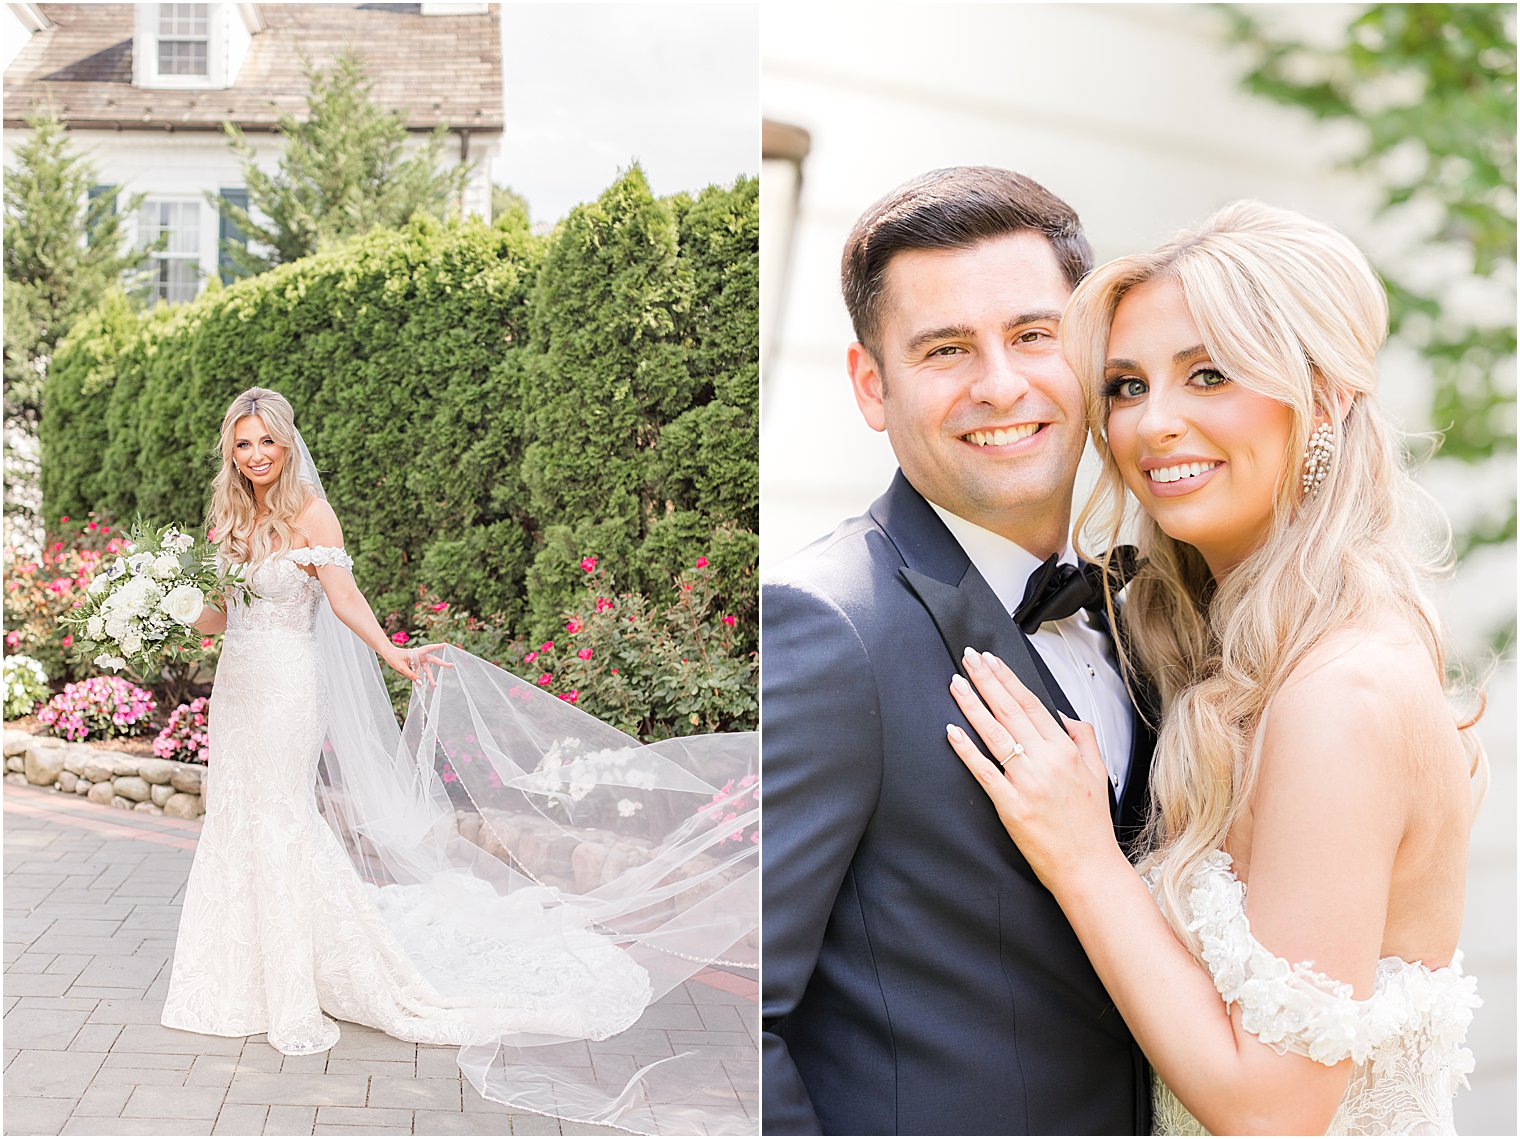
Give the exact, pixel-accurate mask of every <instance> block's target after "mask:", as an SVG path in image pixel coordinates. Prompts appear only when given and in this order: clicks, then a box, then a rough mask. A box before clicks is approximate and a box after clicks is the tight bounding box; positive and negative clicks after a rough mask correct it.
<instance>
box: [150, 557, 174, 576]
mask: <svg viewBox="0 0 1520 1139" xmlns="http://www.w3.org/2000/svg"><path fill="white" fill-rule="evenodd" d="M153 576H154V577H156V578H158V579H159V580H160V581H168V580H169V579H170V578H174V577H178V576H179V559H178V558H177V557H175V556H174V555H173V554H159V555H158V557H157V558H155V559H154V561H153Z"/></svg>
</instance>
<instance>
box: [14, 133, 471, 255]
mask: <svg viewBox="0 0 1520 1139" xmlns="http://www.w3.org/2000/svg"><path fill="white" fill-rule="evenodd" d="M28 133H30V132H28V131H26V130H25V129H19V130H15V131H7V132H5V139H4V144H3V149H4V155H5V165H6V167H7V168H9V167H10V166H11V163H12V158H13V152H14V150H15V148H16V147H17V146H18V145H20V143H21V142H22V141H23V140H24V139H25V137H26V136H27V134H28ZM244 137H246V138H247V139H248V141H249V143H250V144H251V145H252V146H253V148H254V153H255V155H256V157H257V161H258V164H259V167H260V169H264V170H273V169H274V168H275V167H276V166H277V165H278V163H279V158H280V154H281V152H282V150H283V148H284V141H283V139H282V138H281V137H280V136H279V135H277V134H273V133H270V132H265V131H249V132H247V134H246V135H245V136H244ZM424 137H425V136H416V135H414V136H412V137H411V138H410V139H409V140H408V147H409V148H410V149H416V148H417V147H419V146H421V145H422V140H423V138H424ZM71 138H72V140H73V142H74V145H75V147H76V148H77V149H78V151H79V152H80V153H81V154H83V155H85V156H86V157H88V159H89V161H90V162H91V164H92V165H93V166H94V168H95V174H96V179H95V180H96V182H97V183H98V184H101V185H114V186H120V187H121V191H122V196H123V198H126V197H130V196H131V195H133V194H136V193H138V192H146V193H147V195H148V197H149V200H152V201H175V202H186V203H193V204H197V205H198V208H199V219H200V226H199V237H200V240H199V247H200V257H199V264H200V269H201V279H202V281H203V282H204V281H205V280H209V279H210V278H211V277H213V276H215V275H216V273H217V265H218V252H219V247H220V241H219V238H218V234H219V232H220V225H219V218H218V214H217V210H216V209H215V207H214V206H212V205H211V204H210V203H208V202H207V201H206V198H205V195H206V193H207V192H210V193H213V194H214V193H216V192H217V191H219V190H222V189H225V188H229V187H240V186H242V185H243V184H244V181H243V167H242V163H241V161H240V160H239V159H238V157H237V156H236V155H235V154H233V152H232V148H231V147H230V146H229V145H228V143H227V139H226V137H225V136H224V135H223V134H221V132H219V131H172V132H171V131H164V130H156V131H99V130H80V131H74V132H72V133H71ZM499 149H500V135H499V134H495V133H486V134H482V133H478V132H472V134H471V136H470V160H471V161H472V162H476V163H477V164H476V167H475V171H474V174H473V175H472V177H471V179H470V182H469V184H468V185H467V186H466V188H465V193H464V212H465V213H466V214H479V215H480V216H481V217H483V218H486V219H488V220H489V218H490V215H491V183H490V169H491V159H492V158H493V157H494V156H495V154H496V153H497V152H498V150H499ZM444 160H445V161H447V162H450V163H456V162H458V161H459V137H458V135H452V136H450V138H449V139H448V141H447V143H446V145H445V147H444ZM127 233H128V235H129V236H130V237H131V238H132V239H133V240H136V236H137V230H136V226H135V223H134V224H133V225H131V226H128V227H127Z"/></svg>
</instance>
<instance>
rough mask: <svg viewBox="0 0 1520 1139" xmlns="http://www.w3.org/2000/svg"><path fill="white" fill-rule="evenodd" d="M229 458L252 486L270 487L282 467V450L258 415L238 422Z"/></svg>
mask: <svg viewBox="0 0 1520 1139" xmlns="http://www.w3.org/2000/svg"><path fill="white" fill-rule="evenodd" d="M232 455H233V459H234V461H235V462H236V463H237V468H238V470H240V471H241V472H242V473H243V475H244V476H245V477H246V478H247V479H248V481H249V482H251V483H252V484H253V485H254V486H255V487H271V486H273V485H274V484H275V483H277V482H278V481H279V479H280V472H281V471H282V470H284V468H285V448H284V447H282V446H280V445H279V444H278V443H276V442H275V441H274V439H273V437H272V436H271V435H270V434H269V432H268V431H267V430H265V427H264V421H263V419H261V418H260V417H259V416H257V415H249V416H246V417H244V418H243V419H241V420H240V421H239V422H238V425H237V437H236V439H235V440H234V442H233V445H232Z"/></svg>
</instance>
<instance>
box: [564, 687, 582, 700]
mask: <svg viewBox="0 0 1520 1139" xmlns="http://www.w3.org/2000/svg"><path fill="white" fill-rule="evenodd" d="M559 698H560V699H561V700H563V701H564V702H565V703H566V704H574V703H575V702H576V701H577V700H579V699H580V698H581V690H580V689H579V688H572V689H570V691H569V692H561V693H560V694H559Z"/></svg>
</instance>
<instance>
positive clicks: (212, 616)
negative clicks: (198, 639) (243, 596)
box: [194, 605, 227, 637]
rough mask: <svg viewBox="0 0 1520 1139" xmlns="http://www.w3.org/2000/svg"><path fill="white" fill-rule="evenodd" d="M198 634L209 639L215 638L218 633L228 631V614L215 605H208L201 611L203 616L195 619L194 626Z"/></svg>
mask: <svg viewBox="0 0 1520 1139" xmlns="http://www.w3.org/2000/svg"><path fill="white" fill-rule="evenodd" d="M194 628H195V631H196V632H197V633H204V634H206V636H208V637H214V636H216V634H218V633H225V632H226V631H227V614H226V613H224V612H223V611H222V610H220V609H218V608H216V607H215V606H214V605H207V606H204V607H203V608H202V609H201V615H200V616H199V617H197V618H196V619H195V625H194Z"/></svg>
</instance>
